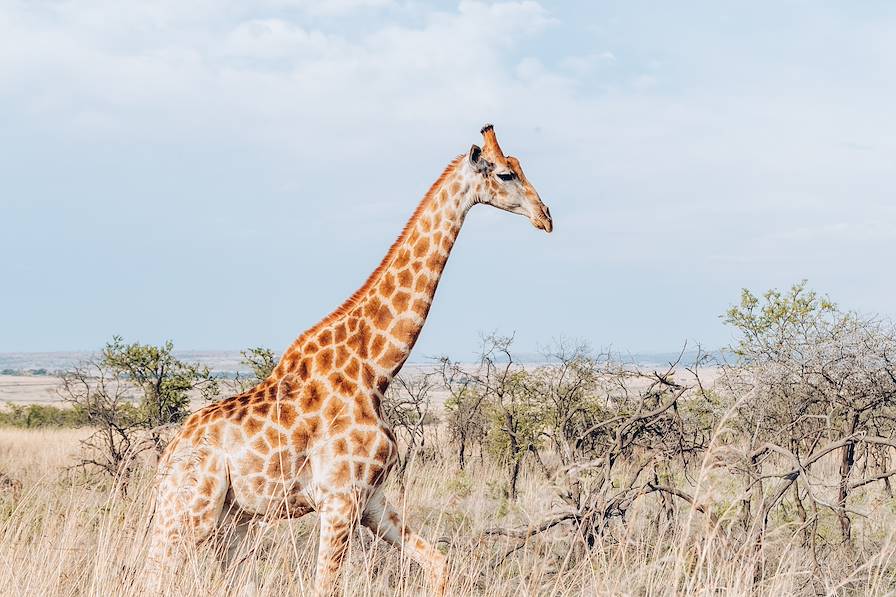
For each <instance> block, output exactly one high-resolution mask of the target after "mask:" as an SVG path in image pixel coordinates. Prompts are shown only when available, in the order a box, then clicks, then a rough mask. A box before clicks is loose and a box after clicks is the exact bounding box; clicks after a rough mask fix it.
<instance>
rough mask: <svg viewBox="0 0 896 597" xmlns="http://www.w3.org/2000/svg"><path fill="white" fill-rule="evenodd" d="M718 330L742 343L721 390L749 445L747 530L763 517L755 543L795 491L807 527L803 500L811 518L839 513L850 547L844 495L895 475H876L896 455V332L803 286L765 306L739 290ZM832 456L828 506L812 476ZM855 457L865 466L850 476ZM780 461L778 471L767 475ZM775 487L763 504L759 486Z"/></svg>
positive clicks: (771, 295)
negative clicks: (835, 462)
mask: <svg viewBox="0 0 896 597" xmlns="http://www.w3.org/2000/svg"><path fill="white" fill-rule="evenodd" d="M725 321H726V323H728V324H729V325H731V326H733V327H734V328H735V329H736V330H737V332H738V334H739V340H738V343H737V345H736V346H735V347H734V348H733V350H734V354H735V355H736V358H737V360H736V362H735V363H734V364H732V365H730V366H728V367H727V368H726V374H727V375H726V376H725V380H726V382H727V384H728V387H729V389H731V390H732V391H731V392H730V395H731V396H733V397H735V398H736V401H735V408H736V409H737V412H738V417H737V419H736V420H737V421H740V424H741V427H742V432H743V434H744V436H746V437H748V438H750V441H751V445H750V448H749V450H748V454H747V456H746V457H745V458H744V466H743V468H742V469H741V472H743V473H745V474H746V477H747V482H748V483H749V486H750V487H751V488H752V489H751V491H750V497H749V498H747V497H745V499H744V520H747V519H749V518H750V510H751V509H752V508H760V509H761V516H759V517H758V520H759V521H760V524H761V528H760V529H759V532H760V535H761V532H762V529H764V527H765V523H766V521H767V519H768V515H769V512H770V511H771V509H772V508H774V507H775V506H776V505H777V504H779V503H780V502H781V500H782V499H783V498H784V495H785V493H786V492H787V491H788V490H789V489H790V488H791V487H793V489H794V491H793V493H792V495H793V500H794V501H795V503H796V506H797V510H798V511H799V513H800V516H801V518H803V519H804V522H807V511H806V508H805V506H804V505H803V500H805V499H808V500H809V502H810V505H811V507H812V508H813V509H815V510H817V509H818V508H819V507H821V508H828V509H831V510H833V511H834V512H835V513H836V515H837V518H838V519H839V523H840V530H841V536H842V539H843V541H844V542H849V541H850V540H851V526H852V522H851V517H850V513H849V507H848V500H849V495H850V493H851V492H852V491H853V490H854V489H856V488H857V487H861V486H863V485H866V484H868V483H872V482H875V481H886V480H887V479H888V478H889V477H890V476H892V475H894V474H896V470H887V469H885V468H883V470H880V468H882V467H885V466H886V463H887V462H888V458H887V456H888V453H889V451H890V450H891V448H892V447H894V446H896V441H894V439H896V424H894V422H896V331H894V329H893V326H892V324H890V323H888V322H884V321H881V320H878V319H875V318H869V317H863V316H860V315H858V314H856V313H853V312H845V311H842V310H840V309H839V308H838V307H837V306H836V305H835V304H834V303H833V302H831V301H830V300H829V299H827V298H825V297H819V296H818V295H817V294H816V293H815V292H812V291H811V290H808V289H807V288H806V283H805V282H801V283H799V284H795V285H794V286H793V287H791V288H790V290H789V291H787V292H781V291H778V290H770V291H768V292H766V293H765V294H764V295H763V296H762V298H759V297H757V296H755V295H754V294H752V293H751V292H750V291H748V290H744V291H743V293H742V295H741V300H740V303H739V304H738V305H735V306H733V307H731V308H730V309H729V311H728V313H727V314H726V317H725ZM830 453H839V456H840V458H839V482H838V485H837V494H836V499H835V501H834V503H833V504H832V503H831V502H830V500H827V499H825V498H824V497H823V492H824V487H823V486H822V484H821V483H819V482H817V481H816V480H815V479H813V475H812V474H811V472H812V467H813V465H814V464H816V463H817V462H818V461H819V460H820V459H821V458H822V457H824V456H825V455H827V454H830ZM860 455H863V456H864V458H865V461H864V462H863V463H862V465H863V466H862V467H861V468H860V469H859V470H857V466H856V465H857V459H858V458H859V457H860ZM781 461H783V462H784V464H785V470H784V471H774V472H769V471H768V470H767V469H772V470H774V469H775V468H776V465H778V464H779V462H781ZM869 463H870V466H869ZM876 467H878V469H879V470H877V471H875V470H874V469H875V468H876ZM869 469H870V470H869ZM774 479H780V481H779V482H778V483H777V484H776V485H775V486H774V487H772V490H771V492H770V495H768V496H767V495H766V494H765V488H764V483H765V482H767V481H768V480H774ZM810 522H811V524H806V525H804V527H805V528H806V529H807V533H808V534H807V540H811V541H813V542H814V533H815V526H816V525H817V515H815V516H813V518H812V521H810Z"/></svg>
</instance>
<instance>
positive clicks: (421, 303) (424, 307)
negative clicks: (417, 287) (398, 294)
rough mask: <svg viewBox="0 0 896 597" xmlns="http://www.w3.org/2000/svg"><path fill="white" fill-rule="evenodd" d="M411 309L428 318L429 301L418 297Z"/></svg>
mask: <svg viewBox="0 0 896 597" xmlns="http://www.w3.org/2000/svg"><path fill="white" fill-rule="evenodd" d="M411 310H412V311H413V312H414V313H416V314H417V315H418V316H419V317H421V318H423V319H426V314H427V313H429V301H427V300H425V299H417V300H416V301H414V305H413V306H412V307H411Z"/></svg>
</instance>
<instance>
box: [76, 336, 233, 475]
mask: <svg viewBox="0 0 896 597" xmlns="http://www.w3.org/2000/svg"><path fill="white" fill-rule="evenodd" d="M173 352H174V345H173V344H172V343H171V342H170V341H168V342H166V343H165V344H163V345H161V346H152V345H147V344H140V343H137V342H135V343H131V344H126V343H125V342H124V340H123V339H122V338H121V337H119V336H115V337H113V339H112V341H111V342H109V343H107V344H106V346H105V347H104V348H103V350H102V352H101V353H100V354H99V355H98V356H97V357H95V358H92V359H88V360H87V361H85V362H82V363H80V364H78V365H77V366H75V367H73V368H72V369H71V370H69V371H67V372H65V373H64V374H63V375H62V385H61V387H60V389H59V391H60V395H61V397H62V399H63V400H65V401H67V402H69V403H71V404H72V405H73V406H75V407H77V408H79V409H81V410H82V412H84V413H85V415H86V417H87V418H88V421H89V422H90V424H91V425H92V426H94V427H95V428H96V431H95V433H94V434H93V435H91V436H90V437H89V438H88V439H87V440H85V441H84V447H85V453H84V455H83V457H82V460H81V464H82V465H83V466H95V467H98V468H99V469H100V470H103V471H105V472H107V473H109V474H110V475H112V476H116V477H120V478H122V479H123V480H124V481H127V479H128V478H129V477H130V473H131V471H132V468H133V466H134V459H135V458H136V456H137V455H138V454H139V453H141V452H143V451H145V450H153V451H154V452H155V453H156V454H160V453H161V451H162V450H163V449H164V446H165V439H164V437H165V436H164V433H163V431H164V428H165V427H167V426H169V425H172V424H176V423H179V422H181V421H182V420H183V419H184V418H185V417H186V416H187V414H189V401H190V392H194V391H195V392H198V393H199V395H200V396H201V397H202V398H204V399H206V400H208V399H212V398H214V397H215V396H217V395H218V383H217V380H216V379H215V378H214V377H212V375H211V372H210V371H209V369H208V367H206V366H204V365H200V364H198V363H185V362H183V361H181V360H179V359H178V358H177V357H175V356H174V354H173Z"/></svg>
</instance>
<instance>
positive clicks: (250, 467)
mask: <svg viewBox="0 0 896 597" xmlns="http://www.w3.org/2000/svg"><path fill="white" fill-rule="evenodd" d="M263 466H264V459H263V458H262V457H261V456H259V455H258V454H253V453H250V454H247V455H246V456H244V457H243V459H242V460H240V466H239V468H240V474H241V475H248V474H250V473H253V472H255V471H259V470H261V467H263Z"/></svg>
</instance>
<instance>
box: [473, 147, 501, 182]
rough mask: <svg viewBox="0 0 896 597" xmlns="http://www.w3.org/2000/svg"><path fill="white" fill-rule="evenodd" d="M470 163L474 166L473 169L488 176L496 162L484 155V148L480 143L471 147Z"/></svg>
mask: <svg viewBox="0 0 896 597" xmlns="http://www.w3.org/2000/svg"><path fill="white" fill-rule="evenodd" d="M470 165H471V166H473V170H475V171H476V172H479V173H480V174H482V175H483V176H488V174H489V172H491V171H492V169H493V168H494V167H495V166H494V164H492V163H491V162H490V161H488V160H487V159H485V158H484V157H482V149H481V148H480V147H479V146H478V145H474V146H473V147H471V148H470Z"/></svg>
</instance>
